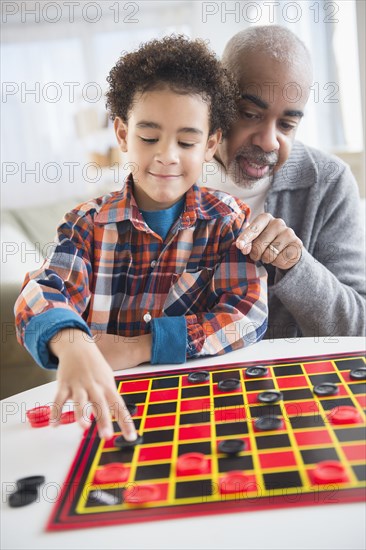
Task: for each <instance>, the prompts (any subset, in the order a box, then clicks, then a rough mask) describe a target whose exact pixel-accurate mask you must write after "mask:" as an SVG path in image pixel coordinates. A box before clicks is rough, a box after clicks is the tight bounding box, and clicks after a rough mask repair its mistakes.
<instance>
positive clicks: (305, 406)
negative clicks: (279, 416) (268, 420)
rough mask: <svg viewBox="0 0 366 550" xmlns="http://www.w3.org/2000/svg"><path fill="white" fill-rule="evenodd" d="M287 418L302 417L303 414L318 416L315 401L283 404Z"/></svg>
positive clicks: (318, 407) (317, 406) (317, 407)
mask: <svg viewBox="0 0 366 550" xmlns="http://www.w3.org/2000/svg"><path fill="white" fill-rule="evenodd" d="M284 405H285V409H286V413H287V416H302V415H303V414H307V413H313V414H317V415H318V414H319V411H320V406H319V404H318V403H317V402H316V401H312V400H309V401H288V402H287V403H284Z"/></svg>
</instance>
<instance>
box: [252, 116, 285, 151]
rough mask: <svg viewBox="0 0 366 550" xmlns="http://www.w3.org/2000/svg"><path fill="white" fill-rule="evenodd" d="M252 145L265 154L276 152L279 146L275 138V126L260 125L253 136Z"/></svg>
mask: <svg viewBox="0 0 366 550" xmlns="http://www.w3.org/2000/svg"><path fill="white" fill-rule="evenodd" d="M252 144H253V145H257V146H258V147H260V148H261V149H262V151H264V152H265V153H271V152H272V151H278V149H279V147H280V144H279V141H278V138H277V129H276V125H275V124H274V123H273V124H269V123H268V122H267V123H265V124H262V125H261V126H260V127H259V128H257V131H256V132H255V134H254V135H253V137H252Z"/></svg>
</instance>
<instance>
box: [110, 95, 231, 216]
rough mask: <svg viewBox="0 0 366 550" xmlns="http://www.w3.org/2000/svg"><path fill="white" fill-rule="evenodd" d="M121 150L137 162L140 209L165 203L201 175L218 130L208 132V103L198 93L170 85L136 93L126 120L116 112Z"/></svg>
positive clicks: (136, 190) (160, 207) (179, 195)
mask: <svg viewBox="0 0 366 550" xmlns="http://www.w3.org/2000/svg"><path fill="white" fill-rule="evenodd" d="M114 128H115V132H116V136H117V140H118V142H119V144H120V147H121V149H122V151H124V152H127V153H128V160H129V162H131V163H134V164H135V165H136V166H137V170H136V171H135V173H134V174H133V180H134V196H135V199H136V202H137V204H138V206H139V207H140V208H141V209H142V210H163V209H166V208H169V207H170V206H172V205H173V204H175V203H176V202H177V201H179V200H180V199H181V198H182V197H183V195H184V194H185V193H186V192H187V191H188V189H189V188H190V187H192V185H193V184H194V183H195V182H196V180H197V179H198V178H199V176H200V175H201V170H202V163H203V162H207V161H210V160H211V159H212V158H213V155H214V153H215V151H216V148H217V145H218V142H219V140H220V137H221V132H220V131H217V132H215V133H214V134H213V135H211V136H209V135H208V134H209V104H208V103H207V102H205V101H204V100H203V99H202V97H201V96H200V95H198V94H194V95H189V94H187V93H184V94H178V93H176V92H173V91H172V90H170V89H169V88H168V87H166V88H163V89H158V90H152V91H148V92H145V93H143V94H141V93H138V94H136V97H135V98H134V102H133V104H132V107H131V110H130V112H129V116H128V121H127V124H126V123H125V122H123V121H122V119H121V118H118V117H116V119H115V121H114Z"/></svg>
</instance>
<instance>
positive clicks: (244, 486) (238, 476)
mask: <svg viewBox="0 0 366 550" xmlns="http://www.w3.org/2000/svg"><path fill="white" fill-rule="evenodd" d="M252 478H253V476H247V475H246V474H244V473H243V472H241V471H240V470H238V471H236V470H233V471H231V472H228V473H227V474H225V475H224V476H222V477H220V480H219V490H220V493H221V494H222V495H232V494H237V493H239V494H242V493H245V492H247V491H248V488H249V487H250V485H251V484H252V483H253V479H252ZM254 481H255V480H254Z"/></svg>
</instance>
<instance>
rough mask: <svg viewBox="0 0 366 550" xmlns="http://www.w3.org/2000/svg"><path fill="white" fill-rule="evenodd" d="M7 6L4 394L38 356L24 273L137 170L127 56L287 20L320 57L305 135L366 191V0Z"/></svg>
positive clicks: (219, 46) (219, 43) (221, 38)
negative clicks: (115, 81)
mask: <svg viewBox="0 0 366 550" xmlns="http://www.w3.org/2000/svg"><path fill="white" fill-rule="evenodd" d="M1 11H2V50H1V77H2V92H1V121H2V122H1V159H2V163H1V167H2V181H1V214H2V222H1V237H2V259H1V277H2V279H1V293H2V300H3V303H2V306H1V313H2V343H3V346H4V344H5V351H3V360H5V364H6V367H2V376H3V373H4V369H5V370H6V369H9V372H10V373H11V376H10V378H9V377H5V375H4V377H5V378H4V380H5V390H4V391H3V392H2V396H4V392H5V393H6V394H8V395H10V394H11V393H12V392H13V390H14V389H16V390H17V391H19V383H18V385H17V386H16V387H15V386H14V387H12V386H11V381H9V380H11V379H12V378H14V374H13V372H14V371H13V366H14V365H17V366H18V367H19V365H20V364H21V363H22V361H23V363H24V364H25V363H26V362H28V363H29V358H28V356H27V355H23V356H20V355H19V354H20V353H21V352H22V351H23V350H20V347H19V346H18V345H16V344H14V326H13V319H12V307H13V304H14V300H15V297H16V295H17V293H18V292H19V287H20V284H21V282H22V280H23V278H24V273H25V272H26V271H28V270H29V269H33V268H34V267H35V266H36V265H38V264H39V262H40V261H41V260H42V258H43V257H45V256H46V255H47V249H48V246H49V243H50V241H52V238H53V234H54V232H55V227H56V225H57V223H58V221H59V220H60V219H61V217H62V214H63V213H64V212H65V211H66V210H68V209H69V208H71V207H72V206H75V204H77V203H78V202H80V201H81V200H84V199H87V198H90V197H94V196H98V195H100V194H103V193H104V192H106V191H110V190H114V189H119V188H121V186H122V183H123V177H124V174H125V173H126V172H128V168H129V167H128V165H126V162H125V160H124V159H123V158H121V156H120V154H119V151H118V149H117V148H116V144H115V137H114V133H113V128H112V126H111V123H110V122H109V121H108V117H107V115H106V111H105V98H104V94H105V91H106V88H107V82H106V77H107V75H108V73H109V71H110V69H111V67H112V66H113V65H114V64H115V63H116V61H117V59H118V58H119V57H120V55H121V53H122V52H124V51H130V50H132V49H135V48H136V47H138V46H139V44H140V43H141V42H145V41H147V40H149V39H151V38H159V37H162V36H164V35H168V34H172V33H183V34H185V35H187V36H189V37H192V38H196V37H199V38H203V39H205V40H206V41H207V42H208V44H209V45H210V47H211V48H212V49H213V50H214V51H215V52H216V53H217V54H218V55H219V56H220V55H221V54H222V52H223V49H224V46H225V44H226V42H227V41H228V40H229V38H230V37H231V36H232V35H233V34H235V33H236V32H238V31H239V30H241V29H244V28H246V27H248V26H251V25H265V24H281V25H284V26H286V27H288V28H289V29H290V30H292V31H293V32H294V33H296V34H297V35H298V36H299V37H300V38H301V39H302V40H303V41H304V42H305V44H306V45H307V47H308V48H309V50H310V52H311V55H312V59H313V63H314V82H313V85H312V88H311V94H310V100H309V103H308V105H307V109H306V114H305V118H304V120H303V121H302V122H301V125H300V129H299V131H298V135H297V137H298V139H300V140H302V141H303V142H305V143H306V144H309V145H312V146H314V147H318V148H321V149H323V150H325V151H328V152H331V153H335V154H337V155H339V156H340V157H342V158H343V159H344V160H345V161H346V162H348V163H349V164H350V166H351V168H352V170H353V172H354V174H355V176H356V179H357V181H358V184H359V187H360V195H361V197H364V196H365V171H364V165H365V156H364V135H365V112H364V105H365V2H364V1H363V0H357V1H356V0H337V1H334V2H332V1H328V0H314V1H308V0H297V1H285V0H276V1H271V0H266V1H261V0H256V1H240V2H239V1H229V2H218V1H215V2H201V1H197V0H182V1H180V0H164V1H136V2H134V1H133V2H122V1H112V0H111V1H109V0H103V1H99V2H89V1H83V0H79V1H78V2H72V1H67V2H66V1H65V2H63V1H53V2H52V1H38V2H29V1H26V2H24V1H22V2H7V1H2V2H1ZM18 348H19V349H18ZM3 349H4V348H3ZM19 350H20V351H19ZM24 372H26V373H27V374H24V376H28V373H29V372H30V370H29V369H27V370H26V371H24ZM39 372H42V371H41V370H40V369H39ZM22 376H23V375H22ZM22 376H20V378H21V377H22ZM18 382H19V381H18ZM32 383H33V382H28V385H29V384H32ZM9 384H10V385H9ZM33 385H35V383H34V384H33Z"/></svg>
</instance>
